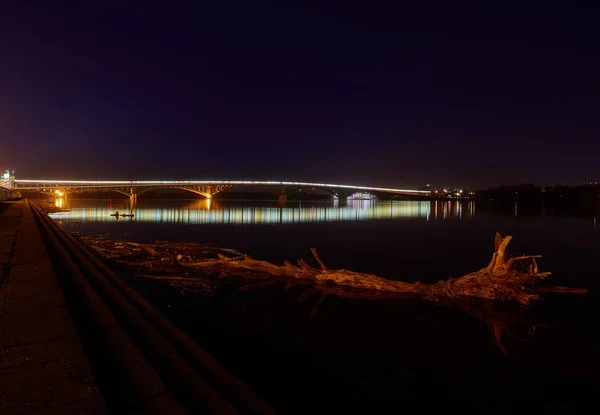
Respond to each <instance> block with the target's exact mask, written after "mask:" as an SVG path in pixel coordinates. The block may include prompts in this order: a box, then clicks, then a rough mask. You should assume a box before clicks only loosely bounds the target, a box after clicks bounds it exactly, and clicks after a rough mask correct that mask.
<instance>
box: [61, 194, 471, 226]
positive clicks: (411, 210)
mask: <svg viewBox="0 0 600 415" xmlns="http://www.w3.org/2000/svg"><path fill="white" fill-rule="evenodd" d="M438 203H439V204H442V206H441V207H439V206H438ZM449 203H450V202H430V201H393V202H377V201H371V200H354V201H349V202H348V204H346V205H342V206H340V205H339V204H321V203H311V204H305V203H302V204H298V205H292V206H289V205H288V206H285V207H276V206H266V207H265V206H262V207H257V206H254V207H253V206H235V205H227V204H222V203H219V202H215V201H214V200H212V201H210V200H203V201H199V202H194V203H193V204H190V205H187V206H183V207H151V206H147V207H144V206H141V207H140V206H139V205H138V207H136V208H134V209H133V212H134V213H135V216H134V217H133V218H121V219H119V221H121V222H122V221H132V222H155V223H179V224H190V225H194V224H198V225H202V224H236V225H244V224H287V223H310V222H343V221H360V220H378V219H395V218H423V219H426V220H430V219H438V218H440V219H441V217H439V216H438V212H440V211H443V218H444V219H445V218H447V217H448V216H451V217H463V207H462V204H461V203H458V202H453V203H454V205H450V204H449ZM465 205H466V206H465V210H466V214H465V216H472V215H473V213H474V207H473V206H472V205H473V203H472V202H471V203H467V204H465ZM114 210H119V211H122V212H125V211H127V212H129V210H128V208H127V205H126V203H124V204H123V205H122V206H121V205H119V206H117V205H115V206H113V207H112V208H111V207H80V208H78V207H71V210H70V211H67V212H60V213H55V214H52V215H51V216H52V217H53V218H55V219H61V220H69V221H79V222H116V221H117V219H116V218H115V217H112V216H110V214H111V213H114Z"/></svg>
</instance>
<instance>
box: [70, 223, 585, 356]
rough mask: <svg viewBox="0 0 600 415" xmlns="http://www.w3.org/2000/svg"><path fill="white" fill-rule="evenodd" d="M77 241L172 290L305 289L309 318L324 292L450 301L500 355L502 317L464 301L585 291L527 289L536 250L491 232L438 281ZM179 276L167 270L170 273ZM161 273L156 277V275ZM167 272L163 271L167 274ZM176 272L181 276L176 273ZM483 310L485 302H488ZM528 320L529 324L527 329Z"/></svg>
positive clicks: (183, 248) (189, 248)
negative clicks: (229, 283) (483, 250)
mask: <svg viewBox="0 0 600 415" xmlns="http://www.w3.org/2000/svg"><path fill="white" fill-rule="evenodd" d="M79 238H80V239H81V240H82V241H83V242H84V243H86V244H87V245H88V246H90V247H91V248H92V249H94V250H95V251H96V252H97V253H98V254H100V255H101V256H103V257H105V258H108V259H110V260H111V261H114V262H116V263H117V264H121V265H125V266H128V267H134V268H135V269H136V271H137V272H138V276H140V277H146V278H152V279H160V280H163V279H164V280H165V281H168V282H169V283H170V284H171V285H173V286H175V287H176V288H177V287H179V289H180V291H181V290H182V286H183V288H185V287H190V286H193V285H194V279H198V282H199V284H200V285H201V284H206V278H199V277H215V276H218V279H219V280H222V279H229V280H234V281H237V280H239V281H241V286H240V289H241V290H249V289H254V288H261V287H265V286H270V285H275V284H280V283H282V282H283V285H284V287H285V288H286V289H289V288H291V287H294V286H306V287H308V289H307V290H306V291H305V292H304V293H303V295H302V296H301V298H300V300H301V301H302V300H304V299H307V298H308V297H309V296H310V295H311V294H312V293H320V294H321V296H320V298H319V300H318V301H317V302H316V304H315V305H314V307H313V309H312V312H311V315H314V314H315V313H316V312H317V310H318V308H319V306H320V305H322V303H323V301H324V300H325V298H326V297H327V296H337V297H343V298H355V299H369V300H377V299H400V298H406V297H420V298H423V299H425V300H429V301H433V302H436V303H441V304H446V305H448V304H458V305H459V306H460V307H461V308H462V309H464V310H465V311H467V312H468V313H469V314H472V315H474V316H476V317H477V318H479V319H480V320H482V321H484V322H486V323H487V324H488V326H489V328H490V332H491V333H492V335H493V337H494V339H495V342H496V344H497V346H498V348H499V349H500V350H501V351H502V353H505V354H506V353H507V351H506V349H505V347H504V346H503V344H502V336H503V334H504V333H507V334H509V335H510V331H509V329H508V324H509V322H507V320H506V319H505V318H504V317H502V318H501V317H499V315H498V314H495V313H494V312H491V311H489V310H487V309H485V310H484V309H482V308H481V307H478V306H475V305H473V302H472V301H470V302H469V301H466V302H465V301H464V300H465V299H469V298H471V299H479V300H484V301H490V300H493V301H495V300H504V301H513V302H516V303H518V304H519V305H520V306H521V307H524V306H527V305H528V304H529V303H530V301H531V300H535V299H538V298H539V294H540V293H559V294H586V293H587V292H588V290H586V289H581V288H567V287H537V288H536V287H534V283H535V282H537V281H539V280H543V279H545V278H547V277H548V276H550V275H551V273H550V272H539V269H538V264H537V261H536V259H537V258H541V255H523V256H515V257H512V258H509V257H508V255H507V253H506V248H507V246H508V244H509V243H510V241H511V239H512V237H511V236H505V237H502V236H501V235H500V234H499V233H496V236H495V240H494V242H495V244H494V245H495V246H494V253H493V255H492V259H491V261H490V262H489V264H488V265H487V266H486V267H485V268H482V269H480V270H478V271H475V272H472V273H469V274H467V275H464V276H462V277H459V278H456V279H449V280H444V281H439V282H437V283H435V284H424V283H420V282H415V283H407V282H403V281H394V280H389V279H385V278H381V277H378V276H376V275H373V274H364V273H358V272H354V271H349V270H345V269H338V270H334V269H329V268H328V267H327V266H326V265H325V263H324V262H323V261H322V260H321V258H320V257H319V255H318V253H317V251H316V249H315V248H312V249H311V252H312V255H313V257H314V259H315V261H316V262H317V264H318V265H319V267H320V268H313V267H312V266H311V265H309V264H308V263H307V262H306V261H304V260H302V259H300V260H298V261H297V265H293V264H292V263H290V262H289V261H284V263H283V265H276V264H273V263H270V262H267V261H261V260H257V259H254V258H251V257H250V256H248V255H245V254H243V253H241V252H239V251H236V250H232V249H224V248H218V247H214V246H209V245H201V244H195V243H170V242H157V243H155V244H151V245H146V244H136V243H133V242H123V241H118V242H116V243H115V242H113V241H108V240H106V239H103V238H99V237H90V236H79ZM177 273H179V275H173V274H177ZM160 274H162V275H160ZM169 274H170V275H169ZM182 274H184V275H185V277H182V276H181V275H182ZM488 308H489V307H488ZM535 327H536V325H533V328H531V327H530V328H529V331H530V332H532V331H533V332H534V331H535Z"/></svg>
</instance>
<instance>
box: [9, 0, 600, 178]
mask: <svg viewBox="0 0 600 415" xmlns="http://www.w3.org/2000/svg"><path fill="white" fill-rule="evenodd" d="M24 3H26V2H23V1H15V2H13V3H12V4H11V3H10V2H9V1H6V2H2V5H0V51H1V56H0V85H1V91H0V167H3V168H4V167H11V168H13V169H16V170H17V176H19V177H21V178H82V179H85V178H107V179H118V178H123V179H154V178H165V179H167V178H168V179H274V180H280V179H281V180H288V179H290V180H302V181H313V180H315V181H324V182H342V183H352V184H354V183H358V184H366V185H382V186H384V185H385V186H422V185H423V184H425V183H432V184H439V185H461V186H464V185H470V186H474V187H480V186H486V185H495V184H500V183H521V182H536V183H543V184H549V183H572V184H576V183H580V182H583V181H589V180H600V169H599V167H598V166H599V165H600V163H599V156H600V116H599V114H600V76H599V74H600V43H599V42H600V33H599V31H600V25H599V24H598V22H599V21H600V13H598V9H591V8H590V9H585V8H581V7H580V8H575V7H574V6H571V5H570V3H564V4H563V6H564V7H563V8H556V9H553V8H548V7H547V6H546V5H544V4H543V3H540V5H539V6H538V7H536V8H531V9H528V8H524V7H523V4H524V2H520V3H516V4H515V5H514V6H510V5H508V3H497V4H496V3H494V4H492V3H489V2H480V3H481V5H480V6H479V8H468V7H458V6H454V7H451V8H449V7H445V8H440V7H434V6H431V7H420V6H419V7H417V6H410V7H408V6H407V7H405V6H401V4H404V3H407V2H387V3H388V5H381V4H385V3H377V2H372V1H369V2H353V3H352V2H348V3H352V4H354V6H353V5H348V4H344V3H335V4H334V3H328V2H315V3H312V4H309V3H307V2H292V1H290V2H277V3H276V2H273V3H269V4H267V3H261V2H251V1H239V2H238V1H216V2H189V3H187V5H186V3H184V2H162V3H163V5H162V7H160V6H156V5H152V4H154V3H159V2H140V3H139V6H133V5H132V4H133V3H131V2H128V5H127V6H124V5H122V3H125V2H121V1H107V0H104V1H75V2H71V3H69V2H40V4H41V5H39V6H36V7H33V6H31V4H32V3H29V5H24ZM51 3H61V6H56V5H53V4H51ZM146 3H147V4H146ZM393 3H396V4H395V5H393ZM414 3H415V4H425V2H414ZM444 3H446V4H449V2H442V3H440V4H444ZM149 4H150V5H149ZM378 4H379V5H378ZM429 4H431V3H429ZM455 4H457V3H455ZM500 5H502V7H498V6H500Z"/></svg>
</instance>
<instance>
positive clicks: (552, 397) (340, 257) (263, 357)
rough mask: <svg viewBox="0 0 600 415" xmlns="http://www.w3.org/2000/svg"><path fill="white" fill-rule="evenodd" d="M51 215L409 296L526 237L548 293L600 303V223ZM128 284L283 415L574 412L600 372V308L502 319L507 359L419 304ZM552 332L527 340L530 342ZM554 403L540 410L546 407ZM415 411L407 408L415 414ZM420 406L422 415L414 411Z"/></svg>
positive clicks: (404, 216)
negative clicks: (530, 407) (364, 277)
mask: <svg viewBox="0 0 600 415" xmlns="http://www.w3.org/2000/svg"><path fill="white" fill-rule="evenodd" d="M64 207H66V208H69V209H70V211H69V212H61V213H56V214H52V215H51V216H52V217H53V218H54V219H55V220H56V221H57V222H59V223H61V224H62V225H63V226H64V227H65V228H66V229H67V230H69V231H71V232H79V233H82V234H103V235H106V236H107V237H109V238H127V239H130V240H136V241H141V242H147V241H153V240H172V241H198V242H206V243H215V244H217V245H219V246H224V247H230V248H235V249H239V250H242V251H245V252H247V253H249V254H251V255H253V256H255V257H258V258H262V259H266V260H270V261H274V262H281V261H283V260H284V259H290V260H294V259H300V258H304V259H309V257H310V248H311V247H315V248H317V250H318V251H319V253H320V255H321V258H322V259H323V260H324V262H325V263H326V264H327V265H328V266H329V267H330V268H346V269H352V270H355V271H361V272H369V273H375V274H377V275H380V276H383V277H386V278H391V279H398V280H404V281H415V280H420V281H424V282H435V281H437V280H439V279H442V278H449V277H457V276H461V275H463V274H465V273H467V272H470V271H474V270H476V269H479V268H481V267H483V266H485V265H486V264H487V263H488V261H489V260H490V258H491V254H492V251H493V238H494V233H495V232H496V231H499V232H501V233H503V234H510V235H512V236H513V238H514V239H513V241H514V242H513V246H512V250H513V252H518V253H526V254H537V253H539V254H542V255H544V258H543V259H542V260H541V261H540V268H541V269H542V270H544V271H546V270H548V271H552V272H553V275H552V276H551V277H549V280H548V281H547V284H549V285H566V286H572V287H585V288H592V289H595V290H597V289H599V288H600V287H599V285H600V284H599V281H600V224H598V225H597V219H598V218H599V217H600V214H599V213H598V210H596V212H595V213H590V214H587V215H584V216H579V217H571V216H554V215H551V214H548V213H546V214H543V213H535V214H529V215H525V214H524V211H523V210H522V209H519V207H518V206H515V209H510V211H507V212H504V213H490V212H486V211H483V210H481V209H477V208H476V207H475V204H474V203H473V202H471V203H464V202H463V203H460V202H421V201H398V202H372V201H355V202H352V203H350V204H345V203H342V204H339V205H338V204H335V205H334V204H331V203H316V202H315V203H312V202H306V203H304V202H303V203H289V204H286V205H284V206H279V205H278V204H277V203H269V202H226V201H203V200H187V201H186V200H180V201H165V200H160V201H144V200H140V201H139V202H138V204H137V206H134V207H133V211H134V213H135V217H134V218H120V219H119V220H117V219H116V218H114V217H111V216H110V213H112V212H114V211H115V210H119V211H120V212H121V213H123V212H129V211H130V210H131V206H129V201H128V200H112V201H109V200H108V199H106V200H70V201H68V202H66V206H64ZM128 280H129V282H130V283H131V284H132V285H133V286H134V287H135V288H136V289H138V290H139V291H140V292H141V293H142V294H144V295H145V296H146V297H147V298H149V299H150V301H152V302H153V303H154V304H155V305H156V306H157V307H159V308H160V309H161V310H162V311H163V312H164V313H165V314H167V315H168V316H169V317H170V318H171V319H173V320H174V321H175V322H176V323H177V324H178V325H179V326H180V327H182V328H183V329H184V330H186V331H187V332H188V333H189V334H190V335H191V336H192V337H194V338H195V339H196V341H198V343H200V344H201V345H202V346H204V347H205V348H207V349H208V350H209V351H210V352H211V353H212V354H213V355H215V356H216V357H217V358H219V359H220V360H221V361H222V362H223V363H224V365H225V366H227V367H229V368H230V369H231V370H232V371H234V372H235V373H236V374H238V376H240V377H241V378H242V379H243V380H244V381H246V382H247V383H248V384H250V385H251V386H252V387H254V389H256V390H257V391H259V392H260V393H261V394H263V395H264V396H265V397H266V398H267V399H268V400H269V401H270V402H271V403H272V404H273V405H274V406H275V407H276V409H278V410H279V411H280V412H281V413H324V412H331V411H346V412H356V411H363V412H364V411H369V412H371V413H383V412H386V413H387V412H388V411H392V412H397V411H401V410H402V411H404V410H406V409H409V410H410V409H413V410H414V409H416V408H418V410H419V411H420V412H430V411H434V410H436V411H437V410H439V409H442V408H446V407H447V405H448V404H451V405H452V404H456V403H457V402H459V401H464V403H465V405H466V406H462V405H461V409H463V410H465V409H466V410H468V409H473V410H475V411H486V412H496V411H497V412H503V413H505V412H514V411H515V410H516V408H517V407H520V405H521V404H522V403H523V402H526V401H537V402H538V404H537V408H538V409H539V408H540V407H549V408H552V409H559V410H569V409H573V408H574V406H575V405H576V404H577V402H579V404H581V403H583V402H585V401H586V400H587V399H588V398H589V397H590V396H592V394H593V393H594V391H595V390H596V386H597V384H598V379H599V374H600V372H599V369H600V359H599V357H598V352H597V351H598V348H599V346H600V335H599V333H598V323H597V317H596V316H597V315H598V311H599V307H598V305H597V304H598V302H597V296H596V294H591V295H588V296H585V297H579V296H577V297H573V296H568V297H560V296H549V297H547V298H545V299H544V300H543V301H542V302H540V303H538V304H534V305H532V306H531V307H530V308H529V310H527V311H526V312H523V313H520V312H519V310H513V309H502V310H496V312H497V313H504V314H503V315H505V316H510V317H509V318H507V319H506V321H511V322H514V324H511V325H509V326H507V329H508V330H510V331H511V332H512V334H514V335H515V337H521V338H523V340H524V341H522V340H517V339H516V338H515V337H507V338H506V340H505V342H504V344H505V347H506V349H507V350H508V352H509V354H508V356H504V355H503V354H502V353H500V351H499V349H498V347H496V345H495V344H494V341H493V339H492V337H491V335H490V331H489V328H488V325H487V323H486V322H485V321H483V320H481V319H478V318H475V317H473V316H472V315H470V314H468V313H466V312H464V311H462V310H461V309H460V308H458V307H448V306H445V305H437V304H433V303H429V302H425V301H419V300H396V301H364V300H363V301H359V300H348V299H338V298H328V299H327V300H326V301H325V302H324V303H323V304H322V305H321V307H320V308H319V312H318V313H317V315H316V316H314V317H310V311H311V309H312V306H313V305H314V303H315V302H316V300H317V299H316V298H310V299H309V300H307V301H305V302H299V301H298V298H299V297H300V295H301V294H302V292H301V291H297V290H296V289H293V290H290V291H286V292H284V291H282V290H281V289H278V288H266V289H261V290H256V291H252V292H238V291H235V290H233V289H230V288H228V287H223V288H222V289H220V290H218V291H217V294H216V295H213V296H210V295H201V294H194V295H185V296H184V295H181V294H179V293H178V292H176V291H175V290H173V289H170V288H169V287H167V286H165V285H161V284H157V283H154V282H148V281H142V280H139V279H134V278H131V277H128ZM533 323H540V324H543V325H544V326H543V327H538V329H537V330H536V331H535V333H534V334H533V335H532V336H530V335H529V333H528V331H527V327H530V326H531V324H533ZM540 401H543V402H544V403H542V404H540V403H539V402H540ZM407 405H408V406H407ZM413 405H417V406H413Z"/></svg>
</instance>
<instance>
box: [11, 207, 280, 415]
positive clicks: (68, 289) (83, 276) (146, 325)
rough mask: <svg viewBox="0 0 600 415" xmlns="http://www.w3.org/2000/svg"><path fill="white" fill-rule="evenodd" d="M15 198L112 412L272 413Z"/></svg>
mask: <svg viewBox="0 0 600 415" xmlns="http://www.w3.org/2000/svg"><path fill="white" fill-rule="evenodd" d="M14 203H15V202H13V204H14ZM16 203H21V206H22V211H23V212H28V213H27V214H28V215H31V217H35V219H36V223H37V227H36V230H35V232H37V236H38V238H39V240H43V241H44V242H45V247H46V249H45V250H44V251H42V250H40V251H39V252H36V253H35V254H34V255H32V257H37V256H38V255H42V254H44V255H45V256H46V258H47V259H48V261H49V262H51V263H52V267H53V270H54V271H55V275H56V277H55V278H54V281H55V283H56V284H58V282H57V281H59V282H60V287H61V289H62V293H64V298H65V299H66V303H67V305H68V310H70V312H71V313H70V315H71V316H72V317H73V321H74V323H75V326H76V327H77V333H78V336H79V337H78V338H80V339H81V342H82V343H83V350H85V355H86V356H87V358H88V361H89V365H90V366H91V368H92V373H93V374H94V376H95V379H96V384H97V385H98V388H99V390H100V391H101V392H102V397H103V398H104V401H105V402H106V405H107V407H108V410H109V411H110V412H126V413H130V412H136V413H161V414H164V413H169V414H171V413H175V414H177V413H214V414H217V413H218V414H235V413H253V414H265V413H273V410H272V409H271V408H270V407H269V406H268V405H267V404H266V403H265V402H264V401H263V400H262V398H260V397H259V396H258V395H256V394H255V393H254V392H253V391H251V390H250V389H249V388H248V387H247V386H246V385H244V384H243V383H242V382H240V381H239V380H238V379H237V378H236V377H235V376H233V375H232V374H231V373H230V372H229V371H227V370H226V369H225V368H223V367H222V366H221V365H220V364H219V363H218V362H216V361H215V360H214V359H213V358H212V357H211V356H210V355H209V354H208V353H206V352H205V351H204V350H202V349H201V348H200V347H199V346H198V345H197V344H196V343H194V342H193V341H192V340H190V339H189V338H188V337H187V336H186V335H185V334H184V333H183V332H181V331H180V330H179V329H178V328H177V327H175V326H174V325H173V324H172V323H170V322H169V321H168V320H167V319H165V318H164V317H163V316H162V315H161V314H160V313H159V312H158V311H157V310H156V309H154V308H153V307H152V306H151V305H150V304H148V303H147V302H146V301H145V300H144V299H143V298H142V297H141V296H140V295H139V294H137V292H135V291H134V290H132V289H131V288H130V287H128V286H127V285H126V284H125V283H124V282H123V281H122V280H121V279H120V278H119V277H117V276H116V275H115V274H114V273H113V272H112V271H111V270H110V269H108V268H107V267H106V266H105V265H104V264H103V263H102V262H101V261H100V260H98V258H96V257H95V256H94V255H93V254H91V253H90V252H89V251H88V250H87V249H86V248H85V247H83V246H82V245H81V244H80V243H79V242H78V241H77V240H75V239H74V238H73V237H72V236H71V235H70V234H68V233H66V232H64V231H62V230H61V229H60V228H59V227H58V226H57V225H56V224H55V223H54V222H53V221H51V220H50V219H49V218H48V216H47V215H46V214H45V213H44V212H43V211H41V210H40V209H39V208H37V207H36V206H35V205H33V204H31V205H29V204H25V202H16ZM19 233H20V231H19ZM17 252H18V251H17ZM15 258H16V257H15ZM10 275H12V274H10ZM10 275H9V277H10ZM8 281H9V285H8V286H9V288H10V285H11V284H12V279H11V278H9V279H8ZM31 283H32V285H34V286H35V285H37V282H36V281H32V282H31ZM33 358H34V359H36V358H37V357H35V356H34V357H33ZM0 387H1V386H0ZM94 390H95V389H94ZM0 392H1V390H0ZM99 411H100V409H99Z"/></svg>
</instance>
